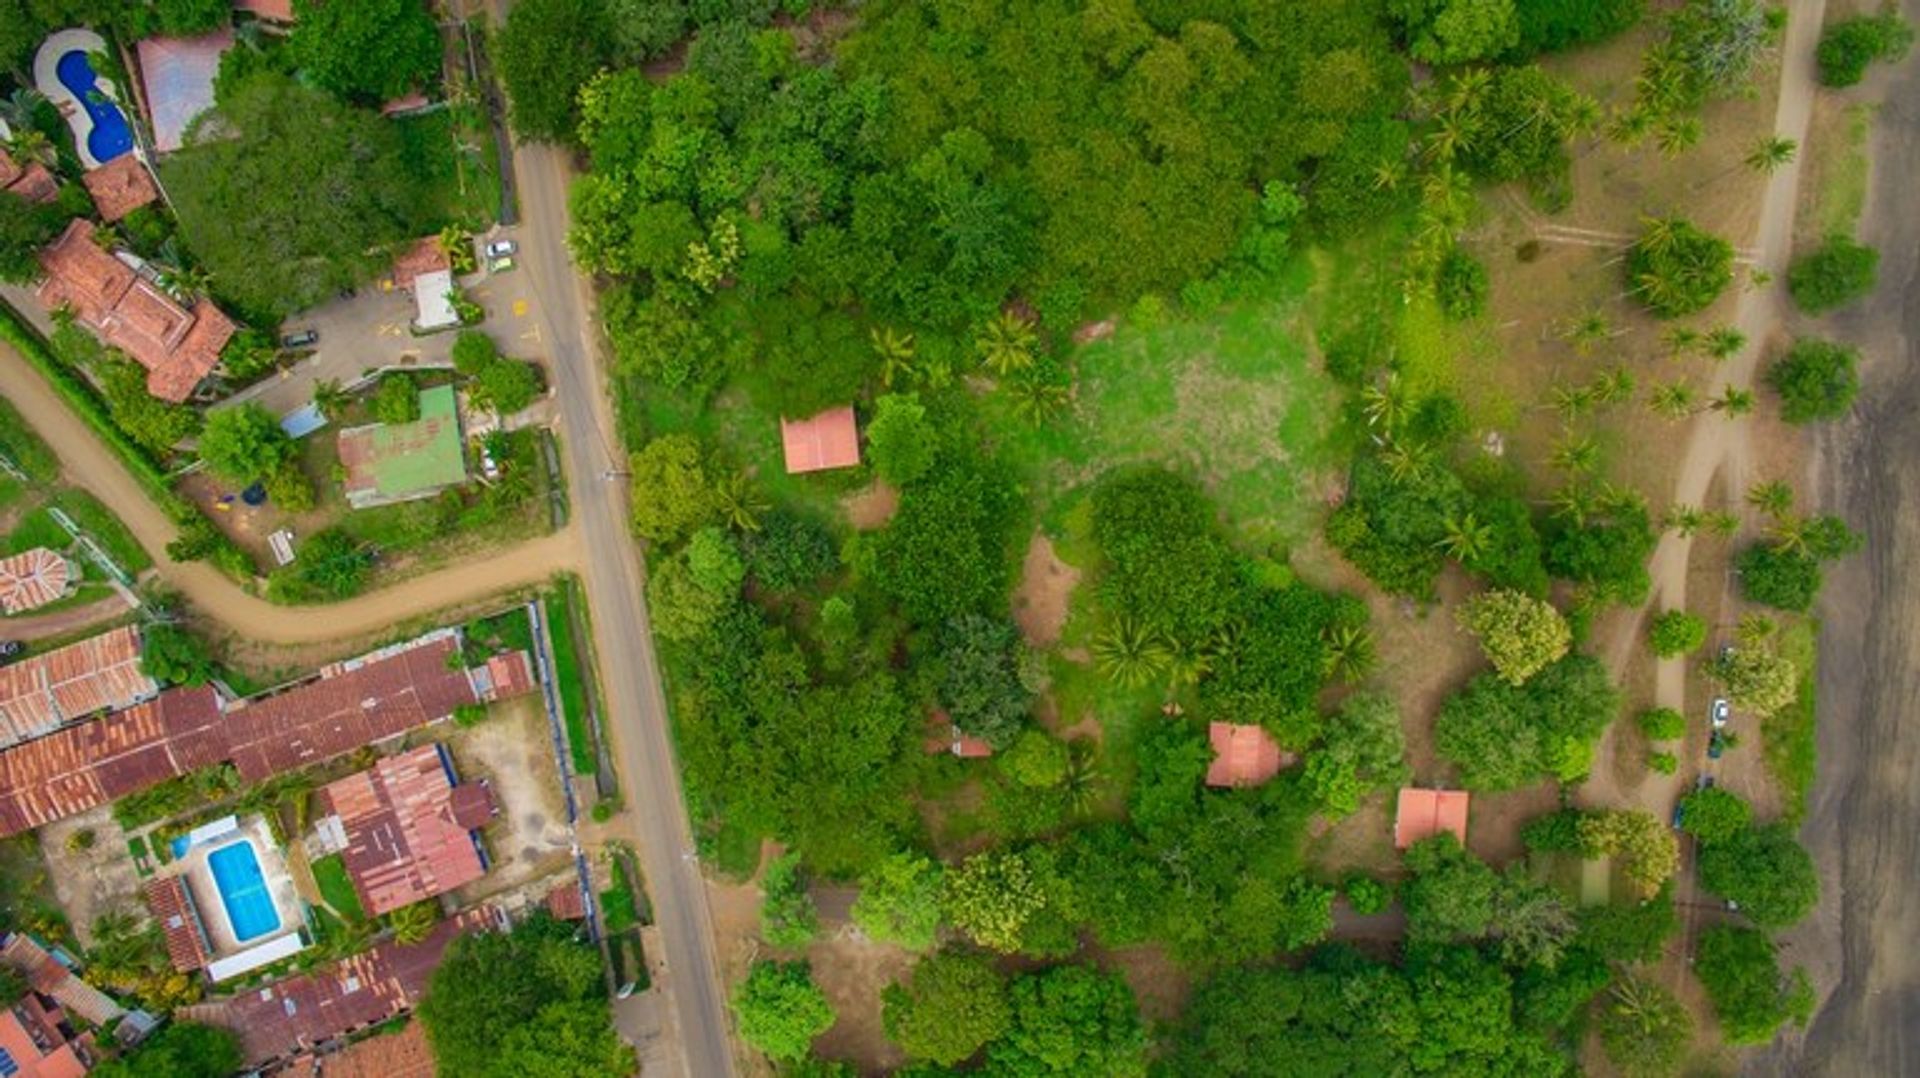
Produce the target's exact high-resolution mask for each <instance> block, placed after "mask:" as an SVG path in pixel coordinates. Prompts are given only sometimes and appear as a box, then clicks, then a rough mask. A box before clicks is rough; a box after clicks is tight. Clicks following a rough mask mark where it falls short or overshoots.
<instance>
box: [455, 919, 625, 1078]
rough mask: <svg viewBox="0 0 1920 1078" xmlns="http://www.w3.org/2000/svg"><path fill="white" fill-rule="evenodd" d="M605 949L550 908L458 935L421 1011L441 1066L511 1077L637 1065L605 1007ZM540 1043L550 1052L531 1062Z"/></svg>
mask: <svg viewBox="0 0 1920 1078" xmlns="http://www.w3.org/2000/svg"><path fill="white" fill-rule="evenodd" d="M605 991H606V989H605V981H604V980H603V979H602V976H601V972H600V959H599V956H598V955H597V954H596V953H595V952H594V951H593V950H592V949H591V948H589V947H587V946H586V945H585V944H583V943H581V942H579V941H577V940H576V939H575V938H574V934H573V929H572V927H571V926H569V925H566V924H564V923H561V922H558V921H555V920H553V919H551V918H549V917H545V916H535V917H534V918H532V919H530V920H527V921H522V922H521V923H520V924H518V925H516V926H514V928H513V930H512V931H511V932H475V933H471V934H468V935H463V936H459V937H457V938H455V939H454V941H453V943H452V944H451V945H449V946H448V948H447V953H446V956H445V957H444V958H443V959H442V960H441V962H440V965H439V967H438V968H436V969H435V970H434V972H433V976H432V978H431V979H430V980H429V981H428V982H427V992H426V996H425V997H424V998H423V999H422V1000H421V1001H420V1006H419V1016H420V1021H421V1024H422V1025H424V1026H425V1027H426V1030H427V1043H428V1044H429V1045H431V1046H432V1048H433V1056H434V1061H435V1063H436V1064H437V1065H438V1068H439V1070H440V1071H441V1073H444V1074H472V1075H480V1076H486V1078H493V1076H499V1078H506V1076H507V1075H514V1074H532V1073H538V1074H568V1075H575V1076H578V1078H616V1076H621V1075H629V1074H632V1073H633V1071H634V1068H635V1066H636V1061H635V1060H634V1057H633V1050H632V1049H631V1048H628V1047H626V1046H625V1045H624V1044H622V1043H621V1041H620V1039H619V1035H618V1034H616V1033H615V1032H614V1029H613V1016H612V1013H611V1012H610V1011H609V1010H608V1008H607V1001H606V998H605ZM536 1045H538V1046H541V1047H543V1048H544V1050H545V1052H546V1055H545V1061H544V1062H543V1063H540V1064H539V1069H538V1070H527V1069H524V1067H525V1066H526V1065H527V1062H528V1059H529V1056H530V1055H532V1054H533V1052H532V1051H531V1049H532V1048H534V1047H535V1046H536Z"/></svg>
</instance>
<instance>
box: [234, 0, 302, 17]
mask: <svg viewBox="0 0 1920 1078" xmlns="http://www.w3.org/2000/svg"><path fill="white" fill-rule="evenodd" d="M233 7H234V10H235V11H250V12H252V13H254V14H255V15H258V16H260V17H261V18H263V19H271V20H273V21H274V22H292V21H293V0H233Z"/></svg>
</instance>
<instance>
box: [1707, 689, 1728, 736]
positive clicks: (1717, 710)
mask: <svg viewBox="0 0 1920 1078" xmlns="http://www.w3.org/2000/svg"><path fill="white" fill-rule="evenodd" d="M1708 714H1709V716H1710V717H1711V718H1712V719H1713V728H1714V729H1716V730H1724V729H1726V728H1727V721H1728V720H1729V719H1731V718H1733V705H1732V704H1729V703H1727V698H1726V697H1724V696H1716V697H1714V699H1713V710H1712V711H1710V712H1708Z"/></svg>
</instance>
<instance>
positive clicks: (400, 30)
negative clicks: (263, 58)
mask: <svg viewBox="0 0 1920 1078" xmlns="http://www.w3.org/2000/svg"><path fill="white" fill-rule="evenodd" d="M293 16H294V17H293V30H292V32H291V33H289V34H288V35H287V46H288V47H289V48H290V49H292V50H293V56H294V61H295V62H296V63H297V64H299V65H300V70H301V71H302V72H303V73H304V74H305V75H306V76H307V77H309V78H311V79H312V80H313V81H314V83H315V84H317V85H319V86H320V87H322V88H323V89H326V90H330V91H332V92H333V93H335V94H338V95H339V96H340V97H342V98H345V99H347V100H349V101H353V102H356V103H358V104H363V105H377V104H379V103H381V102H383V101H387V100H390V99H392V98H396V97H399V96H401V95H403V94H405V93H407V92H408V91H410V90H414V89H418V88H420V87H422V86H423V85H425V84H427V83H429V82H431V81H432V79H433V77H434V76H435V75H436V74H438V73H439V71H440V33H439V30H438V29H437V28H436V27H435V26H434V24H433V16H432V15H430V14H428V12H427V5H425V4H422V3H420V2H419V0H353V2H352V3H341V2H339V0H294V4H293Z"/></svg>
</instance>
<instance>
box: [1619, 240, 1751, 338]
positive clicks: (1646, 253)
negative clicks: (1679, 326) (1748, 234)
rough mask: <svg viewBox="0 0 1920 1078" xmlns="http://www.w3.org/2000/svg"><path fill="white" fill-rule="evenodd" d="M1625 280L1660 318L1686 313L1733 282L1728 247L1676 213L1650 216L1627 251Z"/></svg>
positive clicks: (1730, 253) (1731, 255)
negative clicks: (1667, 215)
mask: <svg viewBox="0 0 1920 1078" xmlns="http://www.w3.org/2000/svg"><path fill="white" fill-rule="evenodd" d="M1626 268H1627V285H1628V287H1629V288H1631V289H1632V290H1633V292H1634V294H1635V295H1637V296H1639V297H1640V300H1641V302H1643V303H1645V304H1646V305H1647V306H1648V307H1649V308H1650V309H1652V311H1653V313H1654V314H1656V315H1658V316H1659V317H1661V318H1678V317H1680V316H1681V315H1686V314H1692V313H1693V312H1695V311H1698V310H1701V309H1702V308H1704V307H1706V306H1707V305H1708V304H1710V303H1712V302H1713V301H1714V299H1715V298H1717V297H1718V296H1719V295H1720V293H1721V292H1723V291H1725V290H1726V287H1727V285H1729V284H1731V283H1733V246H1732V245H1731V244H1729V243H1728V242H1727V241H1726V240H1723V239H1721V238H1720V237H1718V236H1715V235H1712V234H1711V233H1708V232H1704V231H1702V230H1701V229H1699V228H1698V227H1696V226H1695V225H1694V224H1692V223H1691V222H1689V221H1684V220H1681V219H1679V218H1655V219H1651V220H1649V221H1647V222H1646V230H1645V231H1644V232H1643V233H1641V236H1640V239H1639V240H1637V241H1635V243H1634V245H1633V247H1632V248H1631V249H1630V250H1629V251H1628V252H1627V261H1626Z"/></svg>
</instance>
